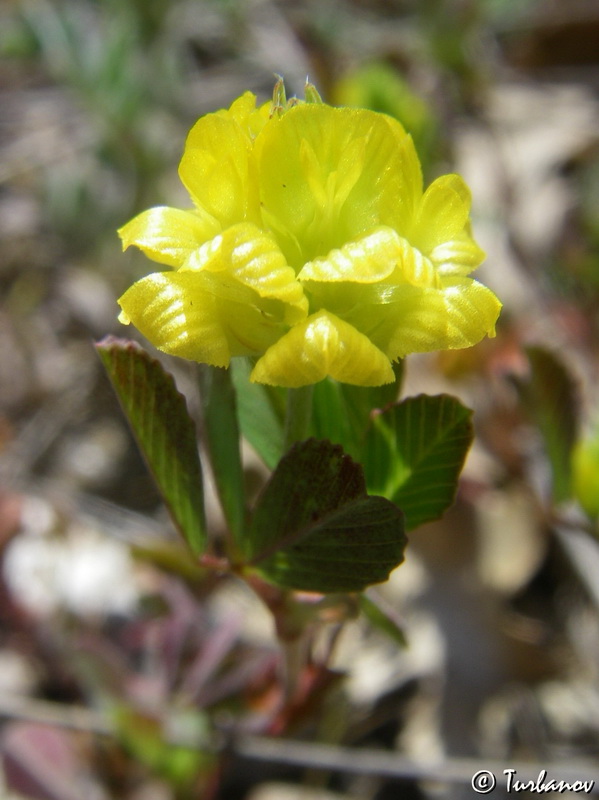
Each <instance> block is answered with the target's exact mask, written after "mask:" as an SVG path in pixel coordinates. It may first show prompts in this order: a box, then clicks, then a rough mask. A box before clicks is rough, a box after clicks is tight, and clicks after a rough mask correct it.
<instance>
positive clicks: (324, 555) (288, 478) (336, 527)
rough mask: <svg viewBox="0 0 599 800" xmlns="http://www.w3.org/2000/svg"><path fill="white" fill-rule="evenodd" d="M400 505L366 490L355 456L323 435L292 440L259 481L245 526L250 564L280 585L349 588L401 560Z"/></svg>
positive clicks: (373, 579) (379, 576) (377, 577)
mask: <svg viewBox="0 0 599 800" xmlns="http://www.w3.org/2000/svg"><path fill="white" fill-rule="evenodd" d="M405 545H406V539H405V535H404V530H403V515H402V513H401V511H400V510H399V509H398V508H397V507H396V506H394V505H393V503H391V502H389V501H388V500H386V499H385V498H383V497H369V496H368V495H367V494H366V485H365V481H364V474H363V471H362V468H361V466H360V465H359V464H356V463H355V462H354V461H352V459H351V458H350V457H349V456H348V455H346V454H345V453H344V452H343V450H342V448H341V447H339V446H338V445H333V444H331V442H328V441H317V440H315V439H309V440H308V441H306V442H298V443H297V444H295V445H294V446H293V447H292V448H291V450H290V451H289V453H287V454H286V455H285V456H284V457H283V458H282V459H281V461H280V462H279V465H278V466H277V468H276V470H275V471H274V473H273V475H272V477H271V479H270V481H269V482H268V484H267V485H266V487H265V488H264V490H263V492H262V495H261V496H260V498H259V500H258V503H257V506H256V509H255V511H254V514H253V517H252V522H251V526H250V529H249V532H248V537H247V544H246V555H247V559H248V561H249V562H250V563H251V565H252V566H254V567H256V568H257V569H258V570H259V571H260V572H261V574H262V575H263V576H264V577H265V578H266V579H267V580H269V581H271V582H272V583H275V584H277V585H278V586H282V587H286V588H291V589H300V590H304V591H314V592H322V593H329V592H355V591H361V590H362V589H364V588H366V587H367V586H369V585H370V584H373V583H380V582H381V581H384V580H386V579H387V578H388V576H389V572H390V571H391V570H392V569H394V567H396V566H397V565H398V564H400V563H401V562H402V561H403V552H404V548H405Z"/></svg>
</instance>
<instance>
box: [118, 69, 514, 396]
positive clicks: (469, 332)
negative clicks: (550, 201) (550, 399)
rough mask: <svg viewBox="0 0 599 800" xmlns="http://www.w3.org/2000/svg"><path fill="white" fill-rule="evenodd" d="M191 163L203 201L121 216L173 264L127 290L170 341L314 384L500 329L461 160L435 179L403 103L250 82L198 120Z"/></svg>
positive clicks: (358, 377)
mask: <svg viewBox="0 0 599 800" xmlns="http://www.w3.org/2000/svg"><path fill="white" fill-rule="evenodd" d="M179 175H180V177H181V180H182V182H183V184H184V185H185V187H186V189H187V191H188V192H189V194H190V197H191V199H192V201H193V206H194V207H193V209H192V210H187V211H182V210H178V209H174V208H153V209H150V210H149V211H145V212H143V213H142V214H140V215H139V216H137V217H135V219H133V220H132V221H131V222H129V223H128V224H127V225H125V226H124V227H123V228H122V229H121V230H120V231H119V233H120V236H121V238H122V240H123V246H124V247H125V248H126V247H128V246H129V245H136V246H137V247H139V248H140V249H141V250H143V251H144V252H145V253H146V255H148V256H149V257H150V258H151V259H153V260H154V261H158V262H159V263H161V264H166V265H168V266H169V267H170V268H172V269H171V270H170V271H168V272H155V273H153V274H151V275H149V276H147V277H146V278H142V280H140V281H138V282H137V283H135V284H134V285H133V286H132V287H131V288H130V289H128V291H127V292H125V294H124V295H123V296H122V297H121V298H120V300H119V303H120V305H121V308H122V313H121V317H120V319H121V321H123V322H132V323H133V324H134V325H135V326H136V327H137V328H138V329H139V330H140V331H141V332H142V333H143V334H144V335H145V336H146V337H147V338H148V339H149V340H150V341H151V342H152V343H153V344H154V345H155V346H156V347H158V348H159V349H161V350H164V351H166V352H168V353H173V354H175V355H179V356H182V357H184V358H189V359H192V360H196V361H201V362H205V363H208V364H212V365H214V366H219V367H224V366H228V364H229V361H230V359H231V357H233V356H238V355H252V356H255V357H258V360H257V362H256V365H255V367H254V370H253V372H252V376H251V377H252V380H255V381H259V382H261V383H268V384H274V385H279V386H289V387H295V386H302V385H305V384H310V383H315V382H317V381H320V380H322V379H323V378H325V377H326V376H327V375H328V376H331V377H333V378H335V379H337V380H340V381H343V382H346V383H353V384H357V385H362V386H376V385H380V384H383V383H387V382H390V381H392V380H393V379H394V376H393V371H392V369H391V363H392V362H393V361H395V360H397V359H399V358H402V357H403V356H405V355H407V354H408V353H412V352H425V351H430V350H444V349H453V348H462V347H469V346H471V345H473V344H476V343H477V342H478V341H480V340H481V339H482V338H483V337H484V336H485V335H490V336H492V335H494V326H495V322H496V319H497V316H498V314H499V310H500V307H501V305H500V303H499V301H498V300H497V298H496V297H495V295H494V294H493V293H492V292H491V291H490V290H489V289H487V288H486V287H484V286H482V285H481V284H480V283H477V282H476V281H474V280H473V279H472V278H470V277H468V276H469V273H470V272H472V270H473V269H474V268H475V267H477V266H478V264H480V262H481V261H482V259H483V257H484V254H483V252H482V251H481V250H480V248H479V247H478V245H477V244H476V243H475V242H474V240H473V238H472V236H471V233H470V222H469V214H470V202H471V201H470V192H469V190H468V187H467V186H466V184H465V183H464V181H463V180H462V179H461V178H460V177H459V176H457V175H445V176H443V177H441V178H438V179H437V180H435V181H434V182H433V183H432V184H431V185H430V186H429V187H428V189H427V190H426V191H424V190H423V186H422V174H421V170H420V163H419V161H418V156H417V155H416V152H415V150H414V146H413V144H412V139H411V137H410V136H409V135H408V134H407V133H406V132H405V131H404V129H403V128H402V126H401V125H400V124H399V123H398V122H397V121H396V120H394V119H392V118H391V117H388V116H386V115H384V114H378V113H375V112H373V111H366V110H356V109H349V108H333V107H331V106H328V105H325V104H323V103H322V102H321V101H320V98H319V97H318V94H317V93H316V90H315V89H314V87H312V86H311V85H308V86H307V90H306V101H297V100H294V101H289V102H287V101H286V99H285V94H284V89H283V85H282V82H281V81H279V83H277V86H276V87H275V95H274V100H273V102H272V103H267V104H265V105H262V106H260V107H258V108H257V107H256V98H255V97H254V95H252V94H251V93H249V92H247V93H246V94H244V95H242V96H241V97H240V98H238V99H237V100H236V101H235V102H234V103H233V105H232V106H231V107H230V108H229V109H228V110H227V111H218V112H216V113H214V114H208V115H207V116H205V117H202V118H201V119H200V120H199V121H198V122H197V123H196V124H195V126H194V127H193V128H192V130H191V132H190V134H189V136H188V139H187V143H186V146H185V152H184V154H183V158H182V160H181V164H180V167H179Z"/></svg>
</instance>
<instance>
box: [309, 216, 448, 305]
mask: <svg viewBox="0 0 599 800" xmlns="http://www.w3.org/2000/svg"><path fill="white" fill-rule="evenodd" d="M391 276H392V277H391ZM298 277H299V279H300V280H303V281H310V282H311V283H310V285H309V288H310V289H311V290H312V291H316V287H314V285H313V283H312V282H315V281H318V282H323V283H324V282H333V281H336V282H350V283H369V284H372V283H378V282H380V281H384V280H385V279H387V278H389V279H390V281H391V282H392V283H398V282H402V283H403V282H404V281H407V282H409V283H413V284H416V285H422V286H436V285H437V284H438V276H437V273H436V270H435V268H434V266H433V264H432V262H431V261H430V259H428V258H425V257H424V256H423V255H422V253H420V251H419V250H416V248H414V247H412V246H411V245H410V244H409V242H408V241H407V240H406V239H403V238H402V237H401V236H399V234H398V233H396V232H395V231H394V230H392V229H391V228H377V229H376V230H375V231H373V232H372V233H370V234H367V235H366V236H362V237H361V238H360V239H357V240H355V241H353V242H349V243H348V244H346V245H343V247H341V248H340V249H338V250H332V251H331V252H330V253H329V254H328V255H327V256H326V258H317V259H315V260H314V261H310V262H308V263H307V264H306V265H305V266H304V268H303V269H302V270H301V272H300V273H299V275H298ZM332 299H333V302H334V298H332ZM327 307H330V306H328V304H327Z"/></svg>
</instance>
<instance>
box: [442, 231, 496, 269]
mask: <svg viewBox="0 0 599 800" xmlns="http://www.w3.org/2000/svg"><path fill="white" fill-rule="evenodd" d="M430 259H431V261H432V262H433V264H434V265H435V267H436V269H437V272H438V273H439V275H468V274H469V273H470V272H472V270H473V269H476V267H478V265H479V264H481V263H482V262H483V261H484V259H485V252H484V250H481V248H480V247H479V246H478V245H477V243H476V242H475V241H474V239H473V238H472V236H471V235H470V233H469V231H464V232H463V233H461V234H460V235H459V236H456V237H455V238H454V239H451V240H450V241H448V242H444V243H443V244H440V245H437V247H435V248H434V250H432V252H431V254H430Z"/></svg>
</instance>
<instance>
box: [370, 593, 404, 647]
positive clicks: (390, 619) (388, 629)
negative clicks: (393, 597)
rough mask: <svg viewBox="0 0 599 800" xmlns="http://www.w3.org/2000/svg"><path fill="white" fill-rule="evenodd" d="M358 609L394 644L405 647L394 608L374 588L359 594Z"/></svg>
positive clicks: (402, 633)
mask: <svg viewBox="0 0 599 800" xmlns="http://www.w3.org/2000/svg"><path fill="white" fill-rule="evenodd" d="M360 609H361V610H362V612H363V613H364V616H365V617H366V618H367V619H368V621H369V622H370V623H371V624H372V625H374V626H375V627H376V628H378V629H379V630H380V631H382V632H383V633H384V634H386V635H387V636H388V637H389V638H390V639H391V640H392V641H393V642H395V644H398V645H399V646H400V647H406V646H407V642H406V637H405V635H404V632H403V629H402V627H401V622H400V620H399V618H398V615H397V613H396V612H395V609H394V608H392V607H391V606H390V604H389V603H388V602H387V600H385V598H384V597H382V596H381V594H380V593H379V592H377V591H376V590H374V589H369V590H368V591H367V592H365V593H364V594H362V595H360Z"/></svg>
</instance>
